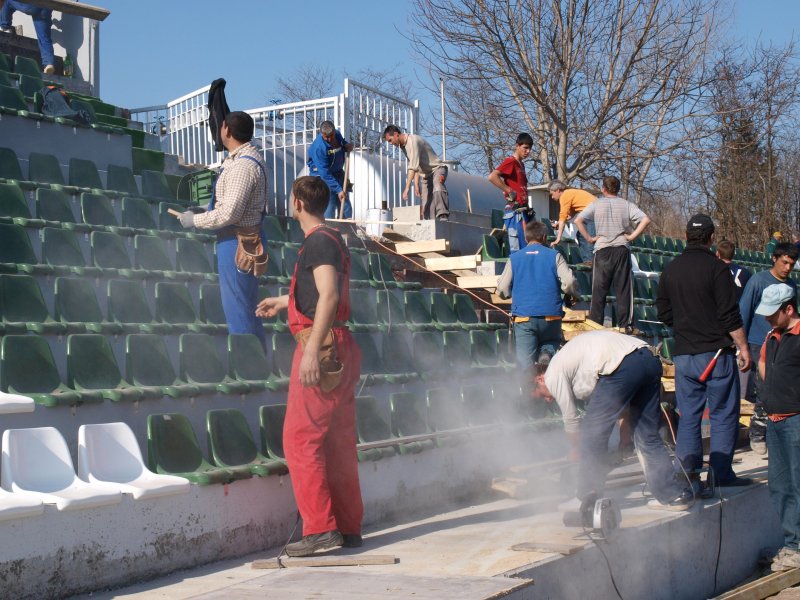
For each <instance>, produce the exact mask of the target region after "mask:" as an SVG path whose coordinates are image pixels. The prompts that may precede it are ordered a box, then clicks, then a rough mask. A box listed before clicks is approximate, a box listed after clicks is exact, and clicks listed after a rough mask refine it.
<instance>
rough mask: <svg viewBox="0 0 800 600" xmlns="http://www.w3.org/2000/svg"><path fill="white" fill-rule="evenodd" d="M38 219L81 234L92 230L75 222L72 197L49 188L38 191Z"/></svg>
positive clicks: (88, 226)
mask: <svg viewBox="0 0 800 600" xmlns="http://www.w3.org/2000/svg"><path fill="white" fill-rule="evenodd" d="M36 217H37V218H39V219H42V220H43V221H45V224H46V225H49V226H51V227H64V228H66V229H69V230H70V231H77V232H80V233H88V232H89V231H91V230H92V227H91V225H87V224H85V223H78V222H77V221H76V220H75V213H73V212H72V203H71V201H70V196H69V195H68V194H67V193H66V192H64V191H62V190H51V189H48V188H38V189H37V190H36Z"/></svg>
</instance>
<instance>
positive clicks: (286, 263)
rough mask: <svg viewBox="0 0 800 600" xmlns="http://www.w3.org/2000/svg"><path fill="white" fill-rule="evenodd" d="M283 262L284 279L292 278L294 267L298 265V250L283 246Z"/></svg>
mask: <svg viewBox="0 0 800 600" xmlns="http://www.w3.org/2000/svg"><path fill="white" fill-rule="evenodd" d="M281 260H282V266H283V275H284V277H286V278H291V277H292V275H293V274H294V266H295V265H296V264H297V248H295V247H294V246H283V247H282V248H281Z"/></svg>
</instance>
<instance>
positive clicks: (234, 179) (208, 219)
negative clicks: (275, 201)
mask: <svg viewBox="0 0 800 600" xmlns="http://www.w3.org/2000/svg"><path fill="white" fill-rule="evenodd" d="M243 156H252V157H253V158H255V159H256V160H258V162H259V164H260V165H261V166H262V167H264V160H263V159H262V157H261V151H260V150H259V149H258V148H257V147H256V146H254V145H253V144H252V143H251V142H248V143H246V144H243V145H241V146H239V147H238V148H236V150H234V151H233V152H231V153H230V154H229V155H228V156H227V157H225V160H223V161H222V172H221V173H220V176H219V177H218V178H217V184H216V185H217V187H216V192H215V194H216V199H215V203H214V210H210V211H208V212H206V213H202V214H199V215H195V217H194V225H195V227H198V228H200V229H221V228H223V227H228V226H237V227H250V226H252V225H258V224H259V223H261V211H262V210H263V209H264V207H265V206H266V203H267V182H266V180H265V176H266V168H264V171H263V174H262V170H261V169H260V168H259V166H258V165H257V164H256V163H254V162H253V161H252V160H250V159H249V158H242V157H243Z"/></svg>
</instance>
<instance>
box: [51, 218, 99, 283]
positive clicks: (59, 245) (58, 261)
mask: <svg viewBox="0 0 800 600" xmlns="http://www.w3.org/2000/svg"><path fill="white" fill-rule="evenodd" d="M41 231H42V261H43V262H45V263H47V264H48V265H50V268H51V269H54V270H56V271H58V272H60V273H64V274H72V275H77V276H79V277H87V276H88V277H99V276H101V275H102V274H103V270H102V269H99V268H97V267H89V266H86V259H85V258H84V256H83V251H82V250H81V247H80V244H79V243H78V240H77V238H76V237H75V233H74V232H73V231H70V230H69V229H65V228H58V227H44V228H43V229H42V230H41Z"/></svg>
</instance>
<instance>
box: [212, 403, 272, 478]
mask: <svg viewBox="0 0 800 600" xmlns="http://www.w3.org/2000/svg"><path fill="white" fill-rule="evenodd" d="M206 431H207V434H208V453H209V455H210V457H211V461H212V462H213V463H214V464H215V465H217V466H218V467H224V468H226V469H229V470H230V471H232V472H233V473H234V474H235V475H237V477H236V478H237V479H246V478H247V477H252V476H253V475H257V476H258V477H266V476H268V475H283V474H285V473H287V472H288V470H287V469H286V464H285V463H284V462H282V461H278V460H274V459H270V458H267V457H266V456H264V455H263V454H261V453H260V452H259V451H258V448H256V443H255V441H254V439H253V434H252V433H251V432H250V426H249V425H248V424H247V420H246V419H245V417H244V415H243V414H242V413H241V411H238V410H236V409H235V408H221V409H216V410H210V411H208V412H207V413H206Z"/></svg>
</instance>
